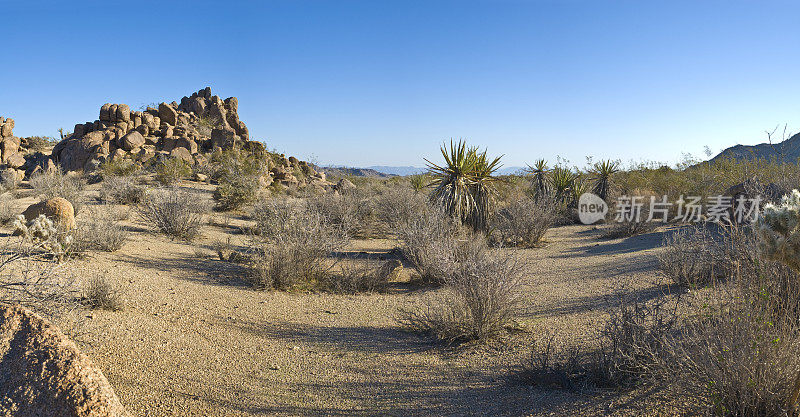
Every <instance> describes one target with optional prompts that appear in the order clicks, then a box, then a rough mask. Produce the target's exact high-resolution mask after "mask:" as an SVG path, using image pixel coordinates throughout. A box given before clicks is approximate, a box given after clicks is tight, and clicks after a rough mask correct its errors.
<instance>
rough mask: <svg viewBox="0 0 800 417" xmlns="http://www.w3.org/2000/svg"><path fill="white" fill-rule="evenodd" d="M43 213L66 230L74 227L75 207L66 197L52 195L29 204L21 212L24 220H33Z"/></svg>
mask: <svg viewBox="0 0 800 417" xmlns="http://www.w3.org/2000/svg"><path fill="white" fill-rule="evenodd" d="M41 214H44V215H45V217H47V218H49V219H50V220H52V221H53V223H56V224H58V225H59V226H61V227H63V228H64V229H66V230H72V229H74V228H75V209H74V208H73V207H72V203H70V202H69V201H67V199H64V198H61V197H54V198H51V199H49V200H45V201H42V202H39V203H35V204H31V205H30V206H28V208H26V209H25V211H24V212H22V215H23V216H25V220H26V221H29V222H30V221H33V220H34V219H36V218H37V217H39V215H41Z"/></svg>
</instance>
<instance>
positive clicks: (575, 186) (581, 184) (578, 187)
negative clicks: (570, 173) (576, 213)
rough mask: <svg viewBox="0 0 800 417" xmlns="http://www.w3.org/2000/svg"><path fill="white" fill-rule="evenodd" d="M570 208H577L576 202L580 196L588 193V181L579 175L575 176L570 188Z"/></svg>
mask: <svg viewBox="0 0 800 417" xmlns="http://www.w3.org/2000/svg"><path fill="white" fill-rule="evenodd" d="M569 191H570V202H569V205H570V206H574V207H577V205H578V200H580V198H581V194H583V193H585V192H587V191H589V181H588V179H587V178H586V177H585V176H583V175H581V174H580V173H578V174H575V176H574V177H573V179H572V187H570V190H569Z"/></svg>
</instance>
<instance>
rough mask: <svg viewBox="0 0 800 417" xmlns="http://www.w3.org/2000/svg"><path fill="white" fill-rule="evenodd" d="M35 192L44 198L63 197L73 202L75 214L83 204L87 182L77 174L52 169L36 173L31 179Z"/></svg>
mask: <svg viewBox="0 0 800 417" xmlns="http://www.w3.org/2000/svg"><path fill="white" fill-rule="evenodd" d="M30 184H31V187H33V190H34V192H35V193H36V195H37V196H39V197H40V198H41V199H43V200H47V199H50V198H54V197H61V198H64V199H66V200H67V201H69V202H70V203H71V204H72V208H73V209H75V214H78V212H79V211H80V208H81V207H82V206H83V194H82V192H83V188H84V187H85V186H86V183H85V182H84V181H83V179H82V178H80V177H78V176H75V175H67V174H64V173H63V172H62V171H61V170H60V169H52V170H48V171H43V172H40V173H37V174H35V175H34V176H33V177H32V178H31V180H30Z"/></svg>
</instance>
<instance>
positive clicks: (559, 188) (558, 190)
mask: <svg viewBox="0 0 800 417" xmlns="http://www.w3.org/2000/svg"><path fill="white" fill-rule="evenodd" d="M577 177H578V174H576V173H574V172H572V170H570V169H569V168H565V167H562V166H558V165H557V166H555V167H553V169H552V170H551V171H550V186H551V187H552V190H553V196H554V197H555V198H556V200H557V201H559V202H561V203H562V204H567V203H569V198H570V197H571V196H572V187H573V185H574V182H575V179H576V178H577Z"/></svg>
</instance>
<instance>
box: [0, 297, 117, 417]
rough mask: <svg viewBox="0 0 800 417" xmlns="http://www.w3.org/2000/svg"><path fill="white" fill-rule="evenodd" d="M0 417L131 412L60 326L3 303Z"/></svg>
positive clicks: (95, 416) (106, 416)
mask: <svg viewBox="0 0 800 417" xmlns="http://www.w3.org/2000/svg"><path fill="white" fill-rule="evenodd" d="M0 416H2V417H11V416H14V417H29V416H30V417H33V416H36V417H60V416H75V417H127V416H129V414H128V413H127V412H126V411H125V408H124V407H123V406H122V404H121V403H120V401H119V399H118V398H117V395H116V394H115V393H114V389H113V388H112V387H111V384H109V383H108V380H107V379H106V377H105V376H104V375H103V372H102V371H100V369H99V368H98V367H97V366H96V365H95V364H94V363H93V362H92V361H91V360H90V359H89V358H88V357H86V355H84V354H83V353H81V351H80V350H79V349H78V347H77V346H76V345H75V343H73V342H72V341H71V340H69V338H67V337H66V336H65V335H64V334H63V333H62V332H61V331H60V330H59V329H58V328H57V327H55V326H53V325H52V324H51V323H49V322H48V321H47V320H45V319H43V318H42V317H40V316H38V315H37V314H35V313H33V312H32V311H30V310H28V309H25V308H23V307H20V306H8V305H4V304H0Z"/></svg>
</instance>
